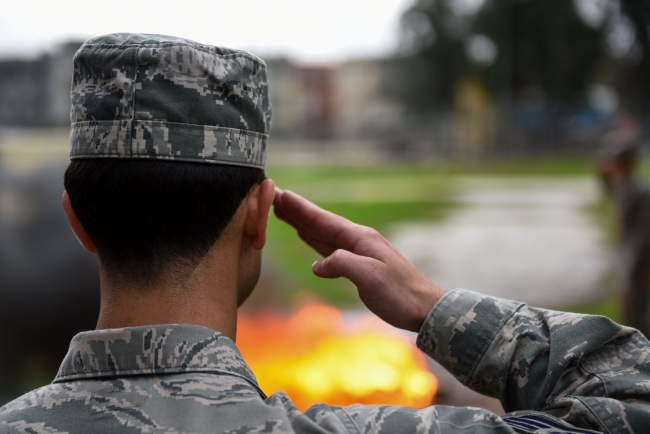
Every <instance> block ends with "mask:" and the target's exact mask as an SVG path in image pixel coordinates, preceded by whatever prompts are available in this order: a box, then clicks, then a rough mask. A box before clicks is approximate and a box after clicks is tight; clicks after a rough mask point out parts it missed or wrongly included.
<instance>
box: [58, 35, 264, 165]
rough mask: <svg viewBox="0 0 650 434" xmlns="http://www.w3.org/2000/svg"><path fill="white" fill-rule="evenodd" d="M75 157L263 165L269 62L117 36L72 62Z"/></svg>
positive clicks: (96, 41) (167, 39)
mask: <svg viewBox="0 0 650 434" xmlns="http://www.w3.org/2000/svg"><path fill="white" fill-rule="evenodd" d="M70 96H71V100H72V110H71V112H70V118H71V121H72V125H71V130H70V158H72V159H76V158H146V159H158V160H175V161H189V162H196V163H216V164H232V165H237V166H249V167H257V168H264V163H265V159H266V148H267V144H268V139H269V130H270V128H271V102H270V99H269V94H268V78H267V69H266V64H265V63H264V61H263V60H262V59H260V58H258V57H256V56H254V55H252V54H250V53H248V52H246V51H242V50H232V49H229V48H223V47H215V46H209V45H203V44H199V43H197V42H194V41H190V40H187V39H182V38H176V37H173V36H163V35H142V34H131V33H117V34H111V35H106V36H99V37H97V38H92V39H89V40H88V41H86V42H85V43H84V44H83V45H82V46H81V48H80V49H79V51H77V53H76V54H75V56H74V72H73V77H72V91H71V94H70Z"/></svg>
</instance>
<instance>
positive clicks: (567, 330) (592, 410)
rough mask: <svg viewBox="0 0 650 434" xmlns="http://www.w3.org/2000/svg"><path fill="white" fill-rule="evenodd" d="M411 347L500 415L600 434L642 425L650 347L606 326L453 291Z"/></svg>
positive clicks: (649, 417) (648, 421)
mask: <svg viewBox="0 0 650 434" xmlns="http://www.w3.org/2000/svg"><path fill="white" fill-rule="evenodd" d="M417 344H418V347H419V348H420V349H422V350H423V351H424V352H425V353H427V354H428V355H429V356H431V357H432V358H433V359H434V360H436V361H437V362H439V363H440V364H442V365H443V366H444V367H445V368H446V369H447V370H448V371H449V372H451V373H452V374H453V375H454V376H455V377H456V378H457V379H458V380H460V381H461V382H462V383H463V384H465V385H467V386H468V387H470V388H471V389H473V390H475V391H477V392H480V393H483V394H485V395H488V396H492V397H496V398H498V399H500V400H501V403H502V405H503V408H504V409H505V410H506V412H509V413H511V412H515V413H512V414H509V415H507V416H513V415H514V416H517V415H523V416H525V415H530V414H532V415H534V414H535V412H542V413H541V415H542V416H543V415H550V416H553V417H555V418H559V419H561V420H563V421H565V422H567V423H570V424H571V425H573V426H576V427H583V428H588V429H594V430H598V431H604V432H609V433H633V432H645V431H646V429H647V427H648V426H650V395H649V394H650V343H649V342H648V340H647V339H646V338H645V337H644V336H643V335H642V334H641V333H640V332H638V331H636V330H634V329H631V328H628V327H622V326H620V325H618V324H616V323H614V322H612V321H611V320H609V319H608V318H605V317H601V316H592V315H579V314H573V313H565V312H556V311H551V310H546V309H537V308H532V307H529V306H527V305H525V304H523V303H518V302H513V301H508V300H502V299H499V298H495V297H489V296H485V295H481V294H477V293H473V292H470V291H465V290H454V291H451V292H449V293H448V294H446V295H445V296H444V297H443V298H442V299H441V300H440V301H439V302H438V303H437V304H436V306H435V307H434V308H433V310H432V311H431V312H430V314H429V316H428V317H427V319H426V320H425V322H424V324H423V326H422V329H421V330H420V333H419V335H418V339H417ZM505 419H507V418H505Z"/></svg>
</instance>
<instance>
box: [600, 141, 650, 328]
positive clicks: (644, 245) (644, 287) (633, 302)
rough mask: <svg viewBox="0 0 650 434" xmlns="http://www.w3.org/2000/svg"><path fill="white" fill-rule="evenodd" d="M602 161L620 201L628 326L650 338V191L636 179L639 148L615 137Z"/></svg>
mask: <svg viewBox="0 0 650 434" xmlns="http://www.w3.org/2000/svg"><path fill="white" fill-rule="evenodd" d="M606 141H607V142H608V143H607V145H606V147H605V149H604V150H603V151H602V152H601V153H600V155H599V158H598V170H599V175H600V177H601V179H602V180H603V183H604V185H605V188H606V190H607V191H608V192H610V193H611V194H612V195H613V196H614V199H615V201H616V208H617V214H618V226H619V234H620V241H619V243H620V246H619V248H620V264H621V267H620V268H621V269H620V274H621V286H622V292H623V317H624V319H625V324H626V325H628V326H630V327H634V328H636V329H638V330H639V331H641V332H643V334H645V335H646V336H648V331H650V330H649V329H648V326H649V323H648V290H650V191H649V190H648V187H647V186H646V185H645V184H644V182H643V181H642V180H641V179H639V177H638V176H637V175H636V173H635V172H636V166H637V153H638V146H637V144H636V143H635V142H634V141H632V140H629V139H625V138H624V137H622V136H621V134H617V133H616V132H615V133H612V134H610V135H609V136H608V137H607V139H606Z"/></svg>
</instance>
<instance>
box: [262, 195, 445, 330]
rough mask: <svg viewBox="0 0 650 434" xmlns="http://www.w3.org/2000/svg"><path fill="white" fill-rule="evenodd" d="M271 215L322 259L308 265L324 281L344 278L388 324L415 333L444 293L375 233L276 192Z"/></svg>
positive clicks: (293, 196) (297, 197) (299, 198)
mask: <svg viewBox="0 0 650 434" xmlns="http://www.w3.org/2000/svg"><path fill="white" fill-rule="evenodd" d="M273 205H274V208H275V214H276V215H277V216H278V218H280V219H282V220H284V221H285V222H287V223H288V224H290V225H291V226H293V227H294V228H296V229H297V231H298V236H299V237H300V238H302V239H303V240H304V241H305V242H306V243H307V244H309V245H310V246H311V247H313V248H314V249H315V250H316V251H317V252H318V253H320V254H321V255H323V256H324V258H323V259H321V260H319V261H316V262H315V263H314V265H313V266H312V270H313V272H314V274H316V275H317V276H319V277H324V278H337V277H345V278H347V279H349V280H350V281H352V283H354V284H355V285H356V287H357V290H358V291H359V297H360V298H361V301H362V302H363V303H364V304H365V305H366V306H367V307H368V309H370V310H371V311H372V312H373V313H375V314H376V315H377V316H379V317H380V318H381V319H383V320H384V321H386V322H387V323H389V324H391V325H393V326H395V327H399V328H402V329H406V330H411V331H414V332H417V331H419V330H420V327H421V326H422V323H423V322H424V320H425V318H426V316H427V315H428V313H429V311H430V310H431V308H432V307H433V306H434V305H435V304H436V303H437V301H438V300H439V299H440V297H442V296H443V295H444V293H445V292H444V291H443V290H442V289H440V288H439V287H437V286H436V285H434V284H433V283H432V282H431V281H430V280H428V279H427V278H426V277H424V275H423V274H422V273H420V272H419V271H418V270H417V269H416V268H415V267H414V266H413V264H411V263H410V262H409V261H408V260H407V259H406V258H404V256H402V254H401V253H400V252H398V251H397V250H396V249H395V248H394V247H393V246H392V245H391V244H390V243H389V242H388V241H387V240H386V239H385V238H384V237H383V236H381V234H380V233H379V232H377V231H376V230H374V229H372V228H369V227H366V226H361V225H358V224H355V223H352V222H351V221H349V220H347V219H345V218H343V217H341V216H338V215H336V214H333V213H331V212H328V211H325V210H323V209H322V208H319V207H318V206H316V205H314V204H313V203H311V202H309V201H308V200H307V199H305V198H303V197H301V196H299V195H297V194H295V193H293V192H291V191H282V190H280V189H277V188H276V193H275V199H274V201H273Z"/></svg>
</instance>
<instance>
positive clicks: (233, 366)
mask: <svg viewBox="0 0 650 434" xmlns="http://www.w3.org/2000/svg"><path fill="white" fill-rule="evenodd" d="M266 77H267V75H266V66H265V64H264V62H263V61H262V60H260V59H258V58H256V57H255V56H253V55H251V54H249V53H246V52H243V51H237V50H228V49H225V48H219V47H210V46H205V45H201V44H197V43H196V42H193V41H188V40H185V39H179V38H173V37H168V36H160V35H133V34H115V35H108V36H102V37H99V38H95V39H91V40H89V41H87V42H86V43H85V44H84V45H83V46H82V48H81V49H80V50H79V51H78V52H77V54H76V55H75V59H74V77H73V82H72V94H71V96H72V111H71V117H72V122H73V123H72V129H71V135H70V141H71V148H70V156H71V158H147V159H164V160H181V161H191V162H198V163H208V164H213V163H217V164H235V165H243V166H251V167H259V168H262V167H264V161H265V156H266V145H267V141H268V132H269V128H270V120H271V109H270V103H269V98H268V88H267V87H268V86H267V78H266ZM417 344H418V346H419V347H420V348H421V349H422V350H423V351H424V352H426V353H427V354H429V355H430V356H431V357H433V358H434V359H435V360H437V361H438V362H439V363H441V364H442V365H443V366H445V367H446V368H447V369H448V370H449V371H450V372H452V373H453V374H454V375H455V376H456V377H457V378H458V379H460V380H461V381H462V382H463V383H464V384H467V385H468V386H469V387H471V388H473V389H474V390H477V391H479V392H482V393H485V394H487V395H490V396H495V397H498V398H499V399H500V400H501V402H502V404H503V407H504V408H505V409H506V411H508V412H509V413H508V414H507V415H506V416H503V417H499V416H497V415H496V414H493V413H491V412H489V411H487V410H482V409H478V408H458V407H444V406H432V407H428V408H425V409H421V410H417V409H410V408H402V407H388V406H361V405H353V406H350V407H346V408H341V407H333V406H328V405H316V406H314V407H312V408H310V409H309V410H307V411H306V412H304V413H302V412H300V411H299V410H298V409H297V408H296V407H295V405H293V404H292V402H291V400H290V399H289V398H288V397H287V396H286V395H285V394H283V393H281V392H280V393H276V394H274V395H272V396H270V397H266V395H264V393H263V392H262V391H261V390H260V388H259V386H258V384H257V381H256V380H255V376H254V375H253V373H252V372H251V371H250V369H249V368H248V366H247V365H246V363H245V362H244V360H243V359H242V357H241V354H240V353H239V351H238V350H237V347H236V346H235V344H234V343H233V342H232V341H230V340H229V339H228V338H226V337H225V336H223V335H221V334H220V333H217V332H215V331H213V330H209V329H206V328H202V327H197V326H190V325H155V326H146V327H134V328H125V329H117V330H99V331H92V332H86V333H81V334H79V335H77V336H76V337H75V338H74V339H73V341H72V343H71V345H70V350H69V352H68V354H67V356H66V358H65V359H64V361H63V364H62V365H61V368H60V370H59V373H58V374H57V376H56V378H55V380H54V382H53V383H52V384H51V385H49V386H45V387H43V388H41V389H38V390H35V391H33V392H30V393H28V394H26V395H24V396H22V397H20V398H18V399H16V400H14V401H12V402H10V403H9V404H7V405H5V406H4V407H2V408H0V433H88V432H92V433H115V432H133V433H214V432H220V433H241V434H248V433H291V432H298V433H319V432H320V433H325V432H329V433H361V432H363V433H375V432H376V433H408V432H417V433H445V432H474V433H515V432H518V433H522V432H523V433H526V432H545V433H562V432H573V433H587V432H591V431H587V429H591V430H600V431H606V432H610V433H633V432H636V433H640V432H643V431H644V428H646V426H650V413H649V412H648V410H650V402H648V398H647V395H648V393H649V392H650V344H649V342H648V341H647V340H646V339H645V338H644V337H643V336H642V335H641V334H640V333H639V332H638V331H636V330H633V329H630V328H625V327H621V326H619V325H617V324H614V323H613V322H611V321H610V320H608V319H607V318H604V317H594V316H582V315H576V314H567V313H560V312H553V311H549V310H543V309H535V308H530V307H528V306H525V305H523V304H521V303H516V302H512V301H506V300H500V299H497V298H493V297H486V296H482V295H479V294H476V293H472V292H469V291H464V290H456V291H452V292H450V293H448V294H447V295H445V296H444V297H443V298H442V299H441V300H440V301H439V302H438V303H437V304H436V306H435V307H434V308H433V310H432V311H431V313H430V314H429V316H428V317H427V319H426V321H425V322H424V324H423V326H422V329H421V331H420V333H419V335H418V340H417ZM572 425H573V427H572ZM574 427H581V428H574Z"/></svg>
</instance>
